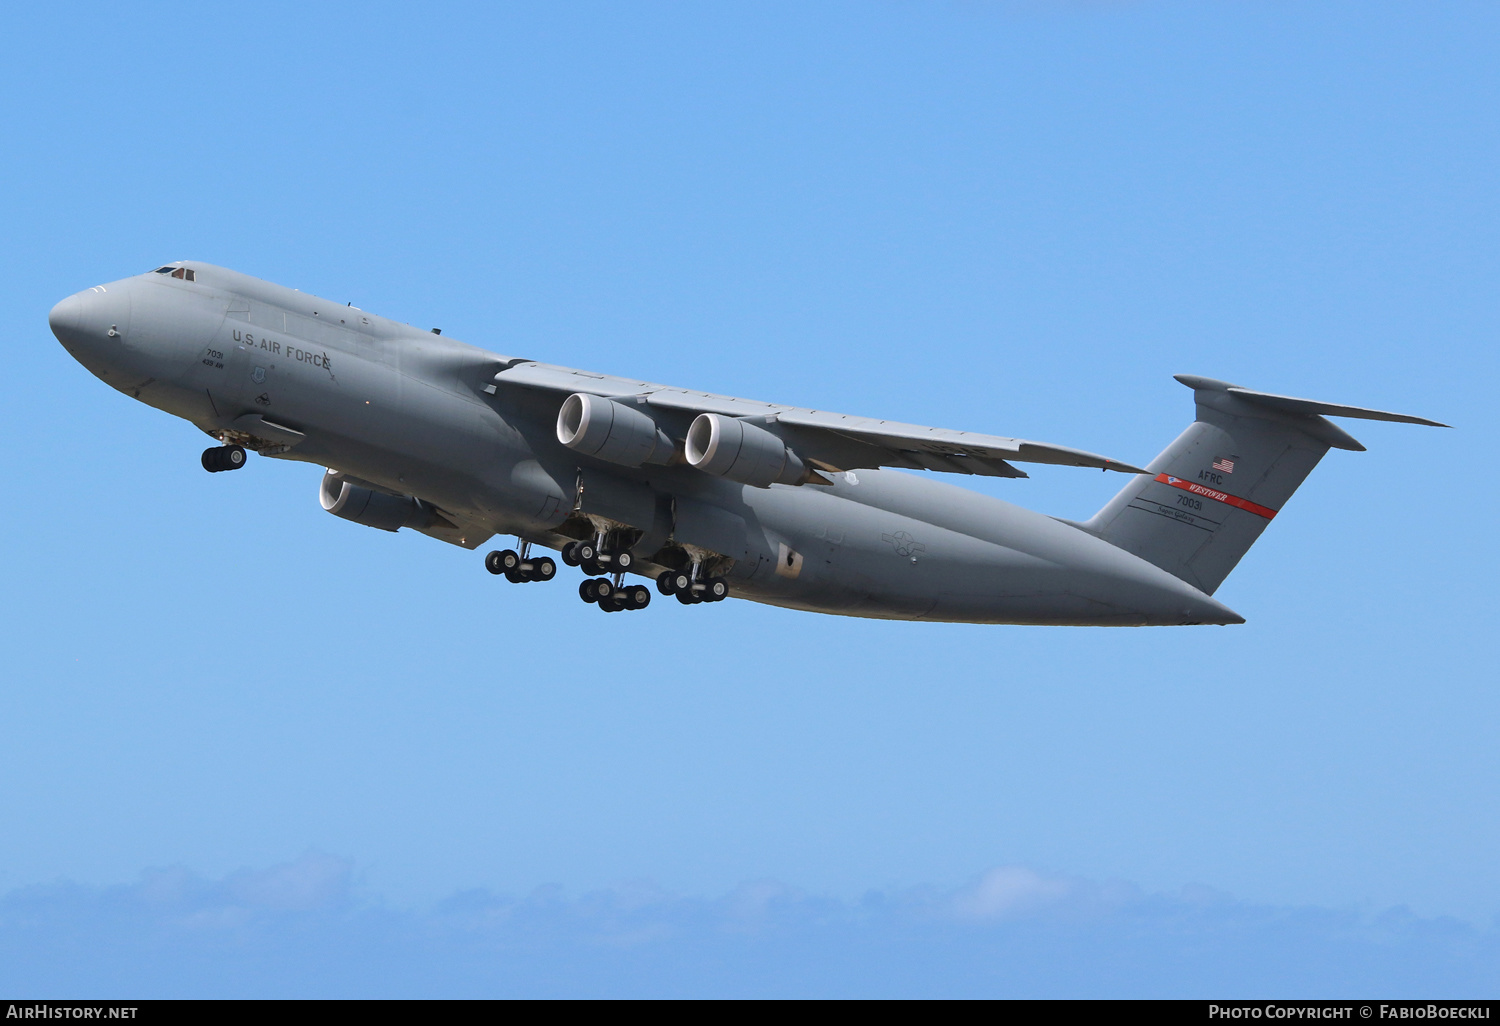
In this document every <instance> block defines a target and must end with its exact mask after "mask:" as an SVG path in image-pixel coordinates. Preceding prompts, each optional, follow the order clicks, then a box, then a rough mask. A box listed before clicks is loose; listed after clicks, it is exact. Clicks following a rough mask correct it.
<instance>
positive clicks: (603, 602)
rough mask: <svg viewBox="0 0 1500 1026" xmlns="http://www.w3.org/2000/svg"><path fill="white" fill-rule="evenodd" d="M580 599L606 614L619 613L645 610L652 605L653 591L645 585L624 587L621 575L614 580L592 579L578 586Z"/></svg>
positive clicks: (606, 578) (605, 578)
mask: <svg viewBox="0 0 1500 1026" xmlns="http://www.w3.org/2000/svg"><path fill="white" fill-rule="evenodd" d="M578 597H579V598H581V599H583V600H584V601H585V602H592V603H595V604H596V605H598V607H599V608H600V609H602V610H604V611H605V612H606V613H618V612H620V611H621V610H624V609H645V608H646V607H647V606H649V605H650V604H651V590H650V589H649V588H647V587H646V586H645V585H644V584H633V585H629V586H627V585H624V584H621V583H620V575H619V574H615V576H614V580H610V579H609V578H608V577H590V578H589V579H588V580H586V581H584V582H583V583H582V584H580V585H579V586H578Z"/></svg>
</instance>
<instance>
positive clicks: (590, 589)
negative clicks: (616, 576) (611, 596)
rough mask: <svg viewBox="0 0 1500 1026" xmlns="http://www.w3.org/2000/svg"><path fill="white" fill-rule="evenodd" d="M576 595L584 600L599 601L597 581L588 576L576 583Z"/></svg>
mask: <svg viewBox="0 0 1500 1026" xmlns="http://www.w3.org/2000/svg"><path fill="white" fill-rule="evenodd" d="M578 597H579V598H581V599H583V600H584V601H585V602H598V601H599V582H598V581H596V580H594V579H593V578H592V577H590V578H589V579H588V580H586V581H582V582H580V583H579V585H578Z"/></svg>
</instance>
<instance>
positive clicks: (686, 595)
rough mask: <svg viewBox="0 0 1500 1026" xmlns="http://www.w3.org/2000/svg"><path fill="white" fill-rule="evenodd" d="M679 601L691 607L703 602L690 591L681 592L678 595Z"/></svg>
mask: <svg viewBox="0 0 1500 1026" xmlns="http://www.w3.org/2000/svg"><path fill="white" fill-rule="evenodd" d="M677 601H678V602H681V603H682V604H683V605H685V606H691V605H696V604H697V603H699V602H702V601H703V600H702V599H700V598H699V597H698V596H697V595H694V594H693V593H692V592H690V591H679V592H678V593H677Z"/></svg>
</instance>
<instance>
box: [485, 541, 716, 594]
mask: <svg viewBox="0 0 1500 1026" xmlns="http://www.w3.org/2000/svg"><path fill="white" fill-rule="evenodd" d="M615 540H616V539H613V538H612V537H610V536H608V535H601V536H600V538H599V539H598V540H597V541H572V542H568V544H566V545H564V546H563V549H562V560H563V562H564V563H566V564H568V565H569V566H576V567H581V568H582V569H583V572H584V573H586V574H588V575H589V576H588V578H587V579H585V580H584V581H583V582H582V583H580V584H579V585H578V597H579V598H581V599H583V600H584V601H585V602H588V603H590V604H592V605H596V606H598V607H599V608H600V609H602V610H604V611H605V612H607V613H618V612H623V611H624V610H627V609H645V608H646V607H647V606H649V605H650V604H651V589H650V588H648V587H646V586H645V585H644V584H630V585H627V584H626V583H625V572H626V571H627V570H629V569H630V568H631V567H633V566H635V565H636V561H635V557H634V556H633V555H632V554H631V552H630V550H629V549H627V548H624V547H617V546H616V545H611V544H609V543H610V542H611V541H615ZM519 548H520V552H517V551H516V550H515V549H502V550H499V551H496V552H491V553H490V554H489V555H487V556H485V557H484V567H485V569H486V570H488V571H489V572H490V573H492V574H496V575H503V576H504V577H505V579H506V580H508V581H512V582H514V583H516V584H520V583H521V582H523V581H548V580H551V579H552V578H553V577H554V576H556V575H557V564H556V563H554V562H552V560H551V559H549V558H547V557H546V556H543V557H542V558H541V559H532V558H531V543H530V542H527V541H523V542H521V543H520V545H519ZM656 590H657V591H659V592H661V593H662V594H663V595H675V596H677V601H678V602H681V603H682V604H683V605H685V606H690V605H695V604H697V603H699V602H719V601H721V600H723V599H725V598H728V597H729V582H728V581H727V580H725V579H724V578H723V577H710V576H708V575H707V574H706V573H705V572H704V564H703V563H702V562H701V561H697V560H695V561H694V562H693V564H692V566H691V568H690V569H687V570H668V571H666V572H665V573H662V574H660V575H658V576H657V578H656Z"/></svg>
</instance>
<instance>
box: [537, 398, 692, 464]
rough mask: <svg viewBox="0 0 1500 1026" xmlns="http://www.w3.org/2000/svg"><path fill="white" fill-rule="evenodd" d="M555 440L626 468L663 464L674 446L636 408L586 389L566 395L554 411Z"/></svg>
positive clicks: (652, 421) (670, 454)
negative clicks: (647, 464)
mask: <svg viewBox="0 0 1500 1026" xmlns="http://www.w3.org/2000/svg"><path fill="white" fill-rule="evenodd" d="M557 440H558V441H559V442H561V443H562V444H563V445H566V446H567V447H568V448H569V449H573V450H575V451H577V452H581V453H584V454H585V455H588V456H593V457H594V458H596V459H601V460H604V461H606V462H608V463H618V464H621V465H622V466H626V467H639V466H640V465H641V464H643V463H667V462H668V461H669V460H671V458H672V453H673V451H674V449H675V448H676V447H675V446H674V445H673V444H672V439H671V438H669V437H667V434H666V432H665V431H663V430H662V429H661V428H659V427H657V426H656V421H654V420H652V419H651V418H650V417H648V416H647V415H646V414H644V413H642V412H641V411H640V410H637V409H635V408H634V407H633V406H628V405H626V404H625V403H620V402H615V401H614V400H613V399H606V398H605V397H604V396H602V395H590V394H589V393H587V392H575V393H573V394H572V395H570V396H568V398H567V399H566V400H564V402H563V404H562V409H560V410H558V411H557Z"/></svg>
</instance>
